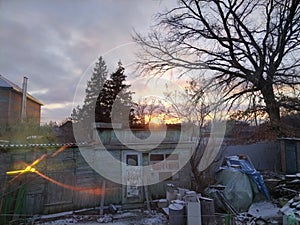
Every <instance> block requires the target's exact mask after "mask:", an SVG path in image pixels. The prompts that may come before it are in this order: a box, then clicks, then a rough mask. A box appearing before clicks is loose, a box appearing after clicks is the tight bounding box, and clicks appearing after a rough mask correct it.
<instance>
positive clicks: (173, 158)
mask: <svg viewBox="0 0 300 225" xmlns="http://www.w3.org/2000/svg"><path fill="white" fill-rule="evenodd" d="M113 127H114V129H113V128H112V127H107V124H101V123H96V124H95V132H94V139H97V138H98V137H99V139H100V140H101V142H102V144H103V146H102V147H101V146H97V145H96V146H95V147H94V148H93V149H89V150H88V149H85V150H81V153H82V155H83V157H84V158H85V160H86V161H87V162H88V163H89V164H90V166H91V167H92V168H93V169H95V170H96V171H97V172H98V173H99V174H101V173H102V174H101V175H103V172H107V171H105V168H104V170H102V169H101V168H100V167H101V166H103V167H104V164H107V166H108V167H109V166H110V165H113V164H114V163H115V162H110V161H109V160H112V161H119V162H120V164H119V167H118V168H112V166H111V171H110V173H111V174H114V175H115V177H118V176H119V177H121V179H122V184H121V190H122V194H121V202H122V204H131V203H143V202H144V201H145V197H146V196H145V194H146V193H145V187H148V190H147V192H149V197H150V198H153V199H156V198H163V197H165V195H166V187H167V184H169V183H172V184H173V185H175V186H180V187H183V188H190V187H191V168H190V164H189V159H190V156H191V154H192V151H193V149H194V147H195V143H194V142H193V141H192V138H191V136H190V135H189V133H185V132H183V131H182V127H181V126H180V125H178V126H174V125H169V126H167V127H166V130H163V129H159V128H158V129H155V130H151V131H150V130H148V129H141V128H139V129H133V128H131V129H130V128H123V127H122V126H121V125H114V126H113ZM150 135H151V138H150V139H147V138H149V137H150ZM162 137H163V138H162ZM88 151H92V152H93V154H94V155H93V156H94V157H89V156H87V155H86V153H87V152H88ZM101 152H102V153H103V152H108V153H109V154H111V155H112V156H113V158H111V159H107V160H105V159H102V157H100V156H99V157H95V156H96V155H97V154H99V155H101V154H102V153H101ZM99 158H101V159H102V160H101V162H99V161H97V160H98V159H99ZM104 176H105V175H104ZM116 179H117V178H116ZM113 182H117V181H114V180H113Z"/></svg>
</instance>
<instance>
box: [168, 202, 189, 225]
mask: <svg viewBox="0 0 300 225" xmlns="http://www.w3.org/2000/svg"><path fill="white" fill-rule="evenodd" d="M169 224H170V225H183V224H185V222H184V206H183V205H182V204H178V203H172V204H170V205H169Z"/></svg>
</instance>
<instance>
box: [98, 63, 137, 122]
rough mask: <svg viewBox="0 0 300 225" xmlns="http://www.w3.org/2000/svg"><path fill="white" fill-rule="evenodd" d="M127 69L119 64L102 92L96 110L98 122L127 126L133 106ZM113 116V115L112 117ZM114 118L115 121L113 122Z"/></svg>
mask: <svg viewBox="0 0 300 225" xmlns="http://www.w3.org/2000/svg"><path fill="white" fill-rule="evenodd" d="M124 71H125V69H124V67H123V66H122V63H121V62H119V63H118V68H117V70H116V72H114V73H112V74H111V75H110V79H108V80H107V81H106V82H105V84H104V86H103V89H102V91H101V92H100V94H99V96H98V99H97V103H96V110H95V119H96V121H97V122H108V123H110V122H112V121H113V122H118V123H123V124H126V123H127V121H128V120H130V119H131V117H130V115H129V114H130V109H131V106H132V104H133V103H132V92H131V91H129V88H130V85H127V84H126V83H125V82H126V75H125V73H124ZM112 114H113V115H112ZM112 118H113V120H112Z"/></svg>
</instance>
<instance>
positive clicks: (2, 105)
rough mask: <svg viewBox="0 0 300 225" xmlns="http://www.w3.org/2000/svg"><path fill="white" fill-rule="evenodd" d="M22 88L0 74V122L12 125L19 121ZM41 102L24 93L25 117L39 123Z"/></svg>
mask: <svg viewBox="0 0 300 225" xmlns="http://www.w3.org/2000/svg"><path fill="white" fill-rule="evenodd" d="M22 93H23V91H22V88H20V87H19V86H18V85H16V84H14V83H13V82H11V81H10V80H8V79H7V78H5V77H4V76H2V75H0V115H1V117H0V124H1V125H4V126H8V125H13V124H16V123H18V122H20V121H21V110H22ZM42 105H43V103H42V102H40V101H39V100H37V99H36V98H34V97H33V96H31V95H30V94H28V93H27V94H26V107H25V108H26V118H28V119H31V120H33V121H34V122H36V123H38V124H39V123H40V119H41V106H42Z"/></svg>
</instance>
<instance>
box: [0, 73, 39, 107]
mask: <svg viewBox="0 0 300 225" xmlns="http://www.w3.org/2000/svg"><path fill="white" fill-rule="evenodd" d="M0 88H10V89H13V90H14V91H16V92H18V93H22V88H20V87H19V86H18V85H16V84H15V83H13V82H11V81H10V80H8V79H7V78H5V77H4V76H2V75H1V74H0ZM27 98H28V99H30V100H32V101H34V102H35V103H37V104H39V105H44V104H43V103H42V102H41V101H39V100H38V99H36V98H35V97H33V96H32V95H30V94H28V93H27Z"/></svg>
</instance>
